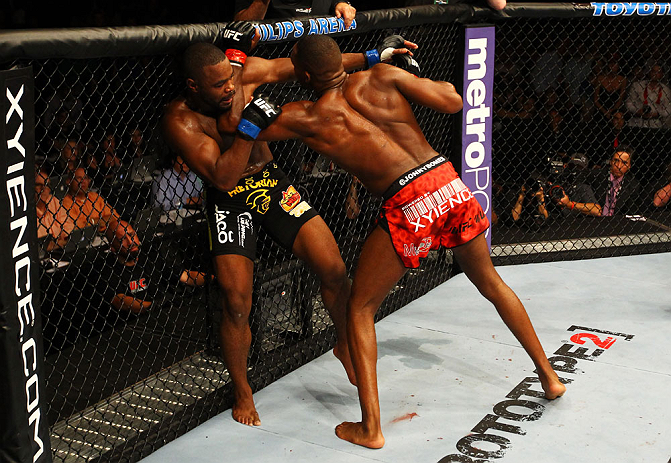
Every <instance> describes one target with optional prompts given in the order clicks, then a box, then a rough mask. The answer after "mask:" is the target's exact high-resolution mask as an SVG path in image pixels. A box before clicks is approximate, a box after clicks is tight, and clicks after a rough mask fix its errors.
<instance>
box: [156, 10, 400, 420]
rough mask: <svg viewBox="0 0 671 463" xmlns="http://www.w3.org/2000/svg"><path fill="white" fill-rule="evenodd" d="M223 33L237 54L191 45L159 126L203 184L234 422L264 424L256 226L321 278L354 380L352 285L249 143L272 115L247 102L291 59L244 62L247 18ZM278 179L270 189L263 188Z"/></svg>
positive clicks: (307, 211)
mask: <svg viewBox="0 0 671 463" xmlns="http://www.w3.org/2000/svg"><path fill="white" fill-rule="evenodd" d="M229 28H230V29H229ZM228 32H231V33H230V34H229V33H228ZM222 37H228V38H229V40H236V41H238V44H237V46H236V47H235V48H236V49H237V48H240V49H241V50H236V49H233V48H232V47H229V48H231V49H229V50H227V51H226V55H224V53H223V52H222V51H221V50H220V49H219V48H218V47H216V46H214V45H212V44H209V43H198V44H194V45H192V46H191V47H189V48H188V49H187V50H186V52H185V53H184V55H183V66H182V67H183V69H184V72H185V78H186V85H187V89H186V91H185V93H184V94H183V95H181V96H179V97H178V98H176V99H174V100H173V101H171V102H170V103H169V104H168V105H167V106H166V110H165V115H164V118H163V121H162V129H163V134H164V137H165V139H166V141H167V142H168V144H169V145H170V146H171V147H172V149H173V150H174V151H175V152H176V153H177V154H179V155H180V156H181V158H182V159H184V161H185V162H186V163H187V165H188V166H189V167H190V168H191V170H193V171H194V172H196V173H197V174H198V175H199V176H200V178H201V179H203V181H204V182H205V184H206V185H208V189H207V193H206V204H207V207H208V208H209V209H208V210H209V214H208V215H209V221H210V227H211V228H210V230H211V238H212V243H211V244H212V251H213V259H214V265H215V272H216V276H217V282H218V285H219V287H220V289H221V293H222V296H221V297H220V298H219V300H220V303H221V307H222V312H223V317H222V323H221V343H222V353H223V357H224V362H225V363H226V366H227V368H228V371H229V373H230V376H231V379H232V382H233V386H234V393H235V403H234V405H233V418H234V419H236V420H237V421H239V422H240V423H243V424H247V425H255V426H256V425H259V424H261V420H260V419H259V415H258V413H257V411H256V408H255V406H254V401H253V397H252V390H251V387H250V386H249V383H248V381H247V355H248V353H249V347H250V343H251V331H250V327H249V322H248V318H249V313H250V311H251V306H252V280H253V270H254V260H253V259H254V247H255V245H256V244H255V239H254V235H255V233H256V230H257V229H258V227H259V226H263V227H264V228H265V229H266V230H267V231H268V232H269V233H270V234H271V236H273V237H274V238H275V239H276V240H277V241H279V242H280V244H282V245H283V246H285V247H286V248H288V249H291V251H292V252H293V254H294V255H295V256H296V257H298V258H299V259H301V260H303V261H304V262H306V263H307V265H308V266H309V267H310V268H311V269H312V270H314V272H315V273H316V274H317V276H318V277H319V279H320V281H321V295H322V300H323V302H324V306H325V307H326V309H327V310H328V311H329V314H330V315H331V318H332V319H333V323H334V325H335V328H336V334H337V337H338V341H337V343H336V346H335V348H334V349H333V353H334V354H335V355H336V357H338V359H339V360H340V361H341V362H342V364H343V366H344V367H345V370H346V372H347V375H348V378H349V379H350V381H352V382H354V371H353V367H352V363H351V360H350V356H349V349H348V345H347V336H346V330H345V305H346V303H347V299H348V297H349V292H350V283H349V279H348V278H347V273H346V268H345V264H344V263H343V260H342V257H341V256H340V251H339V249H338V246H337V244H336V241H335V239H334V238H333V235H332V233H331V231H330V230H329V229H328V227H327V226H326V223H325V222H324V221H323V220H322V219H321V217H319V216H318V215H316V213H315V212H314V210H313V209H312V208H310V207H309V205H308V204H307V203H306V202H304V201H302V200H301V198H300V196H299V195H297V192H296V191H295V189H294V188H292V187H291V186H290V184H289V183H288V181H287V180H286V179H285V177H284V175H283V174H281V171H280V170H279V169H277V167H276V166H275V164H274V162H273V157H272V154H271V153H270V150H269V149H268V145H267V144H266V143H265V142H255V141H254V138H255V137H256V135H257V134H258V132H259V130H260V129H262V128H264V127H265V126H267V125H268V124H269V123H270V122H271V121H272V120H273V118H274V117H276V116H277V114H276V113H275V112H274V109H273V106H272V105H271V104H269V103H268V102H267V101H265V100H264V99H263V98H254V99H253V100H252V102H251V103H250V104H249V106H247V107H246V108H245V104H246V103H249V102H250V96H251V95H253V94H254V91H255V90H256V89H257V88H258V87H259V86H260V85H262V84H266V83H277V82H286V81H288V80H295V78H296V76H295V73H294V67H293V65H292V64H291V60H290V59H289V58H280V59H273V60H266V59H262V58H257V57H249V58H247V56H246V54H245V53H243V51H248V50H249V48H250V47H251V43H252V41H253V40H254V39H252V37H256V39H258V34H255V30H254V27H253V26H252V25H251V24H249V23H235V24H233V23H232V24H229V25H228V26H227V29H225V30H224V32H223V33H222ZM394 48H396V47H393V46H389V45H388V44H387V45H385V44H384V43H383V45H381V47H380V51H381V53H379V55H380V59H383V60H384V59H385V56H386V57H387V58H389V59H390V58H391V56H392V55H393V54H399V53H408V50H407V49H406V48H405V47H403V43H402V42H401V46H400V47H398V48H396V49H394ZM376 53H377V51H376ZM342 60H343V63H344V66H345V68H346V69H348V70H353V69H356V68H362V67H363V66H364V65H365V63H366V58H365V56H364V54H363V53H346V54H343V55H342ZM243 64H244V72H242V65H243ZM234 68H235V71H234ZM243 108H245V109H244V112H243ZM241 115H242V117H241ZM252 119H253V121H252ZM266 174H267V175H266ZM275 181H277V184H276V185H274V186H273V187H266V186H263V185H264V184H268V185H270V184H271V183H274V182H275ZM248 233H249V235H248Z"/></svg>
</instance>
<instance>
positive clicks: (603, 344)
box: [571, 333, 616, 349]
mask: <svg viewBox="0 0 671 463" xmlns="http://www.w3.org/2000/svg"><path fill="white" fill-rule="evenodd" d="M583 338H587V339H589V340H590V341H592V342H593V343H594V344H596V345H597V347H600V348H602V349H608V348H609V347H610V346H612V345H613V343H614V342H615V341H616V339H615V338H611V337H610V336H608V337H607V338H606V339H604V340H601V338H599V337H598V336H597V335H596V334H592V333H576V334H574V335H573V336H571V341H573V342H575V343H576V344H585V340H584V339H583Z"/></svg>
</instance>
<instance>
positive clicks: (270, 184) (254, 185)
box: [228, 172, 277, 198]
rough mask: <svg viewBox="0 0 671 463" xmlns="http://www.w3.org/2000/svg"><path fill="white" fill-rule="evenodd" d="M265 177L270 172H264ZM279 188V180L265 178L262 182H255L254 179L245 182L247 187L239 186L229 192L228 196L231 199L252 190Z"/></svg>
mask: <svg viewBox="0 0 671 463" xmlns="http://www.w3.org/2000/svg"><path fill="white" fill-rule="evenodd" d="M263 174H264V177H266V176H267V175H268V172H264V173H263ZM276 186H277V180H275V179H271V178H263V179H261V180H258V181H257V180H254V179H253V178H251V177H250V178H248V179H246V180H245V185H238V186H236V187H235V188H234V189H232V190H230V191H228V196H230V197H231V198H232V197H233V196H235V195H238V194H240V193H243V192H245V191H250V190H258V189H259V188H275V187H276Z"/></svg>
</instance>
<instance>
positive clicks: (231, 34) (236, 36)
mask: <svg viewBox="0 0 671 463" xmlns="http://www.w3.org/2000/svg"><path fill="white" fill-rule="evenodd" d="M223 35H224V38H225V39H230V40H234V41H236V42H239V41H240V37H241V36H242V32H237V31H234V30H230V29H229V30H225V31H224V34H223Z"/></svg>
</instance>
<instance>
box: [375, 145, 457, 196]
mask: <svg viewBox="0 0 671 463" xmlns="http://www.w3.org/2000/svg"><path fill="white" fill-rule="evenodd" d="M446 162H448V161H447V158H446V157H445V156H443V155H440V154H439V155H438V156H436V157H433V158H431V159H429V160H428V161H426V162H424V163H423V164H420V165H419V166H417V167H415V168H413V169H410V170H409V171H407V172H405V173H404V174H403V175H401V176H400V177H398V178H397V179H396V180H394V181H393V182H392V184H391V185H389V188H387V190H386V191H385V192H384V193H383V194H382V199H383V200H384V201H386V200H388V199H389V198H391V197H392V196H394V195H395V194H396V193H398V192H399V191H401V190H402V189H403V187H404V186H406V185H407V184H409V183H410V182H412V181H413V180H415V179H417V178H419V177H421V176H422V175H424V174H426V173H427V172H431V171H432V170H433V169H435V168H436V167H438V166H440V165H442V164H445V163H446Z"/></svg>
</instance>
